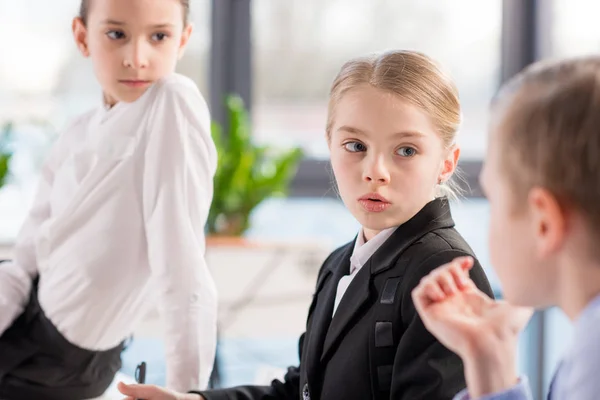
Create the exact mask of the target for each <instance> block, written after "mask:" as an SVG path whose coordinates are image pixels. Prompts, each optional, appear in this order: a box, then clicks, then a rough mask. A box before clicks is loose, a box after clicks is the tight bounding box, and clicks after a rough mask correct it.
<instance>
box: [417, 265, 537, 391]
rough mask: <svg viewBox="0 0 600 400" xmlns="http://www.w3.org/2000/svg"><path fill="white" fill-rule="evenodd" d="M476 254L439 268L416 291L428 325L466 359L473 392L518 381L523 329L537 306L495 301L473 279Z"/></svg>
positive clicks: (432, 331)
mask: <svg viewBox="0 0 600 400" xmlns="http://www.w3.org/2000/svg"><path fill="white" fill-rule="evenodd" d="M472 266H473V259H472V258H471V257H459V258H457V259H455V260H453V261H452V262H450V263H448V264H446V265H443V266H441V267H439V268H436V269H435V270H434V271H432V272H431V273H430V274H429V275H428V276H426V277H424V278H423V279H422V280H421V282H420V283H419V285H418V286H417V287H416V288H415V289H414V290H413V292H412V298H413V302H414V304H415V308H416V309H417V311H418V313H419V315H420V317H421V319H422V320H423V323H424V325H425V327H426V328H427V329H428V330H429V331H430V332H431V333H432V334H433V335H434V336H435V337H436V338H437V339H438V340H439V341H440V342H441V343H442V344H443V345H444V346H446V347H447V348H448V349H450V350H452V351H453V352H455V353H456V354H458V355H459V356H460V357H461V358H462V359H463V361H464V363H465V373H466V377H467V384H468V386H469V391H470V392H471V396H472V397H479V396H481V395H483V394H486V393H491V392H495V391H500V390H503V389H506V388H508V387H510V386H512V385H514V384H515V383H516V380H517V378H516V371H515V354H516V346H517V342H518V334H519V332H521V330H522V329H523V328H524V327H525V325H526V324H527V321H529V318H530V317H531V314H532V313H533V310H532V309H530V308H524V307H515V306H512V305H510V304H508V303H507V302H505V301H494V300H492V299H491V298H489V297H488V296H487V295H486V294H485V293H483V292H481V291H480V290H479V289H478V288H477V287H476V286H475V283H474V282H473V281H472V280H471V279H470V278H469V274H468V271H469V270H470V269H471V267H472Z"/></svg>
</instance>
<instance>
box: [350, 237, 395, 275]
mask: <svg viewBox="0 0 600 400" xmlns="http://www.w3.org/2000/svg"><path fill="white" fill-rule="evenodd" d="M397 228H398V227H397V226H393V227H391V228H387V229H384V230H382V231H381V232H379V233H378V234H377V235H375V236H374V237H373V238H372V239H371V240H369V241H368V242H365V234H364V231H363V229H362V228H361V229H360V231H359V232H358V236H357V237H356V241H355V242H354V250H353V251H352V256H351V257H350V274H353V273H354V272H357V271H358V270H359V269H361V268H362V267H363V265H365V264H366V263H367V261H369V258H371V257H372V256H373V254H375V252H376V251H377V250H378V249H379V248H380V247H381V245H382V244H383V243H385V241H386V240H387V239H388V238H389V237H390V236H391V235H392V233H394V231H395V230H396V229H397Z"/></svg>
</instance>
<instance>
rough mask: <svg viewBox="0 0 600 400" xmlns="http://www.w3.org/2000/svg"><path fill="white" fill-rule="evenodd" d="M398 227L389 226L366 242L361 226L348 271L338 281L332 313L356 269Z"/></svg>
mask: <svg viewBox="0 0 600 400" xmlns="http://www.w3.org/2000/svg"><path fill="white" fill-rule="evenodd" d="M397 228H398V227H397V226H393V227H391V228H387V229H384V230H382V231H381V232H379V233H377V235H375V236H374V237H373V238H372V239H371V240H369V241H368V242H367V241H365V234H364V231H363V229H362V228H361V229H360V231H359V232H358V236H356V241H355V242H354V248H353V249H352V255H351V256H350V271H348V272H349V273H350V274H349V275H344V276H342V278H341V279H340V281H339V282H338V286H337V291H336V293H335V300H334V304H333V315H335V312H336V311H337V308H338V306H339V305H340V302H341V301H342V298H343V297H344V294H346V290H348V287H349V286H350V284H351V283H352V281H353V280H354V277H355V276H356V274H358V271H360V269H361V268H362V267H363V266H364V265H365V264H366V263H367V261H369V258H371V257H372V256H373V254H375V252H376V251H377V250H379V248H380V247H381V246H382V245H383V244H384V243H385V242H386V241H387V240H388V239H389V237H390V236H392V234H393V233H394V232H395V231H396V229H397Z"/></svg>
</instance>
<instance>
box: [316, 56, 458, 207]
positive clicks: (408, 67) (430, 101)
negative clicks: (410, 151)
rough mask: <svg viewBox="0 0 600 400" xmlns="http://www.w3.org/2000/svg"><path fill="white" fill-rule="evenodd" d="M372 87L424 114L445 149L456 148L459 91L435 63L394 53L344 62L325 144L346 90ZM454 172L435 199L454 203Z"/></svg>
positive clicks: (334, 88)
mask: <svg viewBox="0 0 600 400" xmlns="http://www.w3.org/2000/svg"><path fill="white" fill-rule="evenodd" d="M365 84H368V85H371V86H372V87H375V88H377V89H381V90H385V91H388V92H390V93H393V94H395V95H397V96H399V97H401V98H402V99H404V100H406V101H408V102H410V103H411V104H414V105H415V106H417V107H419V108H421V109H422V110H423V111H424V112H425V113H427V114H428V115H429V116H430V118H431V120H432V122H433V123H434V126H435V127H436V128H437V131H438V134H439V135H440V138H441V139H442V143H443V145H444V147H445V148H447V149H450V148H452V146H454V145H455V139H456V134H457V132H458V128H459V126H460V123H461V110H460V102H459V98H458V89H457V88H456V85H455V84H454V82H453V81H452V79H451V78H450V77H449V76H448V75H446V74H445V73H444V72H443V71H442V70H441V68H440V67H439V66H438V65H437V63H436V62H435V61H433V60H432V59H431V58H429V57H428V56H426V55H425V54H422V53H419V52H415V51H407V50H394V51H388V52H384V53H378V54H372V55H369V56H364V57H358V58H355V59H352V60H350V61H348V62H346V63H345V64H344V65H343V66H342V69H341V70H340V72H339V73H338V75H337V76H336V78H335V80H334V82H333V85H332V86H331V90H330V93H329V109H328V116H327V126H326V132H327V140H330V139H331V129H332V126H333V121H334V115H335V108H336V106H337V104H338V103H339V101H340V99H341V98H342V97H343V96H344V94H346V92H348V91H349V90H351V89H353V88H356V87H357V86H360V85H365ZM458 177H459V175H458V173H457V171H455V174H454V176H453V177H452V178H451V179H450V180H448V181H447V182H442V183H441V184H440V185H438V193H437V194H436V195H437V196H448V197H450V198H453V199H457V198H458V197H459V194H460V193H461V189H460V187H459V185H458V184H456V179H457V178H458Z"/></svg>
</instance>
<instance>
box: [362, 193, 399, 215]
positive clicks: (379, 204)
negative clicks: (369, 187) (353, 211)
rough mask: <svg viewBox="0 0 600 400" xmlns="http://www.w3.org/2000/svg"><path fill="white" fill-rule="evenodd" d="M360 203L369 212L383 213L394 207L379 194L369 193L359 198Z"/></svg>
mask: <svg viewBox="0 0 600 400" xmlns="http://www.w3.org/2000/svg"><path fill="white" fill-rule="evenodd" d="M358 202H359V204H360V205H361V206H362V208H363V209H364V210H365V211H367V212H382V211H385V210H386V209H387V208H388V207H389V206H391V205H392V203H390V202H389V201H388V200H387V199H386V198H385V197H383V196H382V195H380V194H378V193H368V194H366V195H364V196H362V197H361V198H359V199H358Z"/></svg>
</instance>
